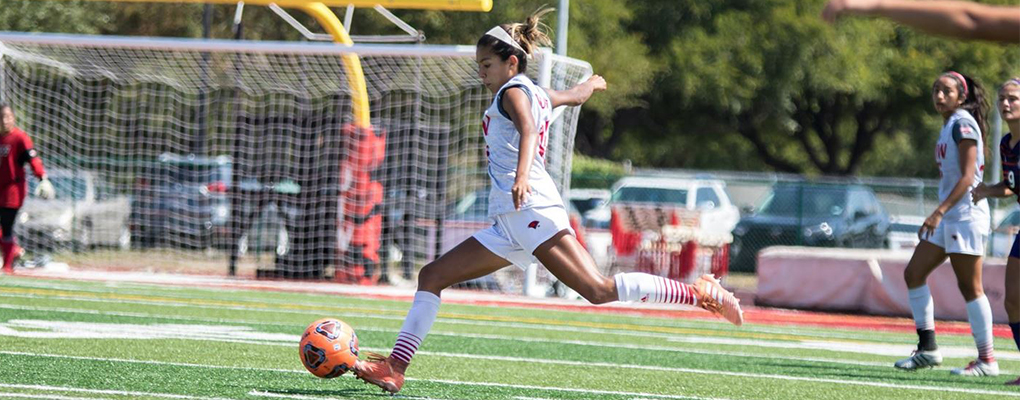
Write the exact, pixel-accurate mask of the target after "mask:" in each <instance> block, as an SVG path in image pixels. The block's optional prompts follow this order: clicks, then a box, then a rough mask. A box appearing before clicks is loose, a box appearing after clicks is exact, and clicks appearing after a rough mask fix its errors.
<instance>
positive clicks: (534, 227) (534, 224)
mask: <svg viewBox="0 0 1020 400" xmlns="http://www.w3.org/2000/svg"><path fill="white" fill-rule="evenodd" d="M528 228H531V229H538V221H531V223H530V224H528Z"/></svg>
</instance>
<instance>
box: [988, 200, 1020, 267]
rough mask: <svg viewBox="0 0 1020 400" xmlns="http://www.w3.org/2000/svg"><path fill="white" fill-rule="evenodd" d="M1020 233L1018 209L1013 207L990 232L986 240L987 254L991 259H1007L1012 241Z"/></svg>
mask: <svg viewBox="0 0 1020 400" xmlns="http://www.w3.org/2000/svg"><path fill="white" fill-rule="evenodd" d="M1017 232H1020V208H1017V207H1013V209H1012V211H1010V212H1009V214H1006V217H1005V218H1003V219H1002V221H1000V222H999V225H998V226H996V227H995V229H993V230H992V234H991V235H990V237H989V238H988V246H987V247H988V254H989V255H991V256H993V257H1008V256H1009V251H1010V250H1012V249H1013V240H1014V238H1016V234H1017Z"/></svg>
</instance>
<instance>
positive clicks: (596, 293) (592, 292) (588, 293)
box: [578, 278, 619, 304]
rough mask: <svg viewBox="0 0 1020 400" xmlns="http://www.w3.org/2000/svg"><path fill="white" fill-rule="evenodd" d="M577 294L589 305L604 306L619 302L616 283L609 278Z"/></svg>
mask: <svg viewBox="0 0 1020 400" xmlns="http://www.w3.org/2000/svg"><path fill="white" fill-rule="evenodd" d="M578 294H580V295H581V296H582V297H584V299H585V300H588V302H589V303H591V304H606V303H610V302H614V301H617V300H619V296H618V295H617V293H616V282H615V281H613V280H612V279H609V278H604V279H602V281H601V282H598V283H596V284H594V285H590V286H588V287H586V288H584V289H582V290H580V291H578Z"/></svg>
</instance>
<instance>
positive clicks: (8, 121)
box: [0, 103, 55, 274]
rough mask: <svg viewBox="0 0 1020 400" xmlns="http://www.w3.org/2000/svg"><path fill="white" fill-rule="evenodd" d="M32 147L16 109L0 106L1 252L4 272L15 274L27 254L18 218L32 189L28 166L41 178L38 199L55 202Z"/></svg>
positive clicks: (3, 104) (5, 105)
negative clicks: (19, 237)
mask: <svg viewBox="0 0 1020 400" xmlns="http://www.w3.org/2000/svg"><path fill="white" fill-rule="evenodd" d="M38 155H39V154H38V153H37V152H36V151H35V148H34V147H33V146H32V139H30V138H29V137H28V135H27V134H25V132H24V131H22V130H21V129H19V128H18V127H17V126H15V124H14V109H13V108H11V105H10V104H6V103H0V231H2V234H3V236H2V237H0V251H2V252H3V272H5V273H8V274H12V273H14V259H15V258H17V257H19V256H20V255H21V254H22V253H23V250H22V249H21V247H20V246H18V242H17V240H15V238H14V221H15V219H14V217H16V216H17V215H18V209H19V208H21V205H22V203H24V201H25V194H26V192H27V191H28V185H27V183H26V181H25V163H29V164H31V165H32V172H34V173H35V176H36V177H37V178H39V185H38V187H36V196H39V197H41V198H44V199H49V198H53V196H54V194H55V193H54V189H53V184H51V183H50V181H49V179H46V171H45V170H44V169H43V164H42V160H41V159H39V157H38Z"/></svg>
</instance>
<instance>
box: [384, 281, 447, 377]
mask: <svg viewBox="0 0 1020 400" xmlns="http://www.w3.org/2000/svg"><path fill="white" fill-rule="evenodd" d="M439 303H440V300H439V296H436V295H434V294H432V293H429V292H425V291H419V292H418V293H415V294H414V302H413V303H411V310H410V311H408V312H407V318H404V325H403V326H402V327H401V328H400V333H399V334H397V342H396V343H395V344H394V345H393V351H392V352H390V356H392V357H393V358H396V359H398V360H400V361H403V362H405V363H410V362H411V358H412V357H414V353H415V352H417V351H418V347H419V346H421V343H422V341H424V340H425V336H426V335H428V333H429V330H431V329H432V323H433V322H435V320H436V314H438V313H439Z"/></svg>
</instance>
